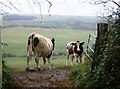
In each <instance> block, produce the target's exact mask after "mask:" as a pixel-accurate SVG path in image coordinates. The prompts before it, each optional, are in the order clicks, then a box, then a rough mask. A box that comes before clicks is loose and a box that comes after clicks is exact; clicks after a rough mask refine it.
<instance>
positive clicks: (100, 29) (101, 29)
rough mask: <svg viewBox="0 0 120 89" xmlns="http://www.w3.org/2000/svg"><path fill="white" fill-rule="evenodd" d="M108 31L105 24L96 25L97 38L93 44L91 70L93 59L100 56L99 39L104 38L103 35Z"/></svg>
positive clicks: (93, 64) (93, 63) (93, 65)
mask: <svg viewBox="0 0 120 89" xmlns="http://www.w3.org/2000/svg"><path fill="white" fill-rule="evenodd" d="M107 31H108V24H107V23H98V24H97V38H96V42H95V50H94V54H93V62H92V68H91V69H92V70H93V69H94V67H95V57H96V56H97V55H99V54H100V47H101V45H100V39H101V37H104V36H105V33H106V32H107Z"/></svg>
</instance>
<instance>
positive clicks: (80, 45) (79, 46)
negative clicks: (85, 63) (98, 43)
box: [74, 41, 85, 53]
mask: <svg viewBox="0 0 120 89" xmlns="http://www.w3.org/2000/svg"><path fill="white" fill-rule="evenodd" d="M84 43H85V42H80V41H76V42H75V43H74V45H75V47H74V52H76V53H79V52H80V53H81V52H83V45H84Z"/></svg>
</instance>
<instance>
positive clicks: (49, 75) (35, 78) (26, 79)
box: [12, 69, 74, 89]
mask: <svg viewBox="0 0 120 89" xmlns="http://www.w3.org/2000/svg"><path fill="white" fill-rule="evenodd" d="M13 80H14V83H13V85H12V89H17V88H22V89H26V88H37V89H41V88H42V89H44V88H45V87H47V88H48V87H51V88H55V87H58V88H62V87H66V88H67V87H74V86H73V85H72V84H71V82H70V81H69V79H68V69H52V70H51V71H49V69H40V70H39V71H38V70H37V71H25V72H21V73H16V74H14V75H13ZM15 87H17V88H15Z"/></svg>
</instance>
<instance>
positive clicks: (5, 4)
mask: <svg viewBox="0 0 120 89" xmlns="http://www.w3.org/2000/svg"><path fill="white" fill-rule="evenodd" d="M0 4H2V5H4V6H5V7H7V8H9V9H11V10H12V8H11V7H9V6H7V5H6V4H4V3H3V2H0Z"/></svg>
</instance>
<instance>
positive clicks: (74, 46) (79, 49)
mask: <svg viewBox="0 0 120 89" xmlns="http://www.w3.org/2000/svg"><path fill="white" fill-rule="evenodd" d="M83 45H84V42H82V43H80V42H79V41H76V42H70V43H68V44H67V47H66V48H67V60H66V66H67V65H68V60H69V56H71V66H73V58H74V57H76V64H77V63H78V61H79V60H78V59H80V62H82V53H83Z"/></svg>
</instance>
